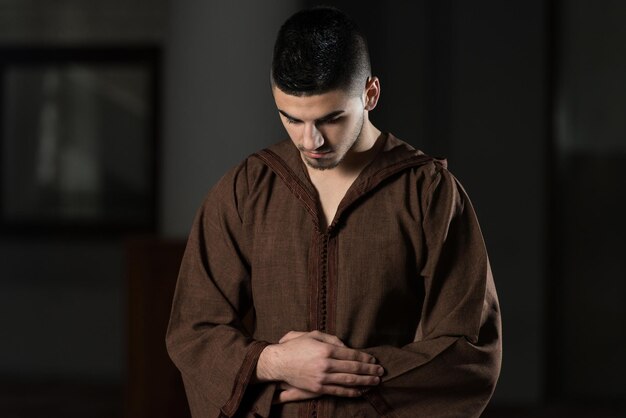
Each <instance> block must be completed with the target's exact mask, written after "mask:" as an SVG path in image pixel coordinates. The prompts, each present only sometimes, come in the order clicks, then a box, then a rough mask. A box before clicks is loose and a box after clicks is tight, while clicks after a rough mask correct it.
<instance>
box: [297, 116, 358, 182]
mask: <svg viewBox="0 0 626 418" xmlns="http://www.w3.org/2000/svg"><path fill="white" fill-rule="evenodd" d="M364 125H365V114H364V113H363V114H361V120H360V121H359V123H357V127H356V129H355V130H354V135H353V136H352V140H351V141H350V143H349V144H348V145H347V146H346V147H344V148H345V149H343V152H342V153H341V154H340V155H339V159H337V160H336V161H331V162H329V163H328V164H323V163H322V164H320V163H319V162H318V160H310V159H309V158H307V157H306V156H305V157H304V162H305V163H306V164H307V165H308V166H309V167H311V168H313V169H315V170H320V171H324V170H332V169H333V168H336V167H337V166H338V165H339V164H341V162H342V161H343V160H344V158H346V155H347V154H348V152H350V150H351V149H352V148H354V146H355V145H357V143H358V142H359V140H360V139H361V133H362V132H363V126H364Z"/></svg>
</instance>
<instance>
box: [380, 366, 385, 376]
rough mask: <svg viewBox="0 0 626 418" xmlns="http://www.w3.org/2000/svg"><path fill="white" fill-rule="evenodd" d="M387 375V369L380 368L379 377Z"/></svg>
mask: <svg viewBox="0 0 626 418" xmlns="http://www.w3.org/2000/svg"><path fill="white" fill-rule="evenodd" d="M384 373H385V369H383V368H382V367H379V368H378V375H379V376H382V375H383V374H384Z"/></svg>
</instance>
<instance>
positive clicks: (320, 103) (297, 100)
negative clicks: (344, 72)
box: [272, 86, 360, 120]
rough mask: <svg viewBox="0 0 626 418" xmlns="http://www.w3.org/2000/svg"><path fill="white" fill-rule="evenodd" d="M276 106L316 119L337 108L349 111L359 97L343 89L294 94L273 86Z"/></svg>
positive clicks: (298, 115)
mask: <svg viewBox="0 0 626 418" xmlns="http://www.w3.org/2000/svg"><path fill="white" fill-rule="evenodd" d="M272 93H273V94H274V101H275V102H276V107H277V108H278V109H279V110H282V111H283V112H285V113H288V114H289V115H290V116H293V117H296V118H298V119H301V120H315V119H318V118H320V117H322V116H324V115H327V114H329V113H330V112H334V111H337V110H344V111H346V112H348V111H349V110H350V107H351V106H353V105H354V103H355V101H356V103H358V102H359V100H360V99H359V97H358V96H356V95H354V94H352V95H351V94H348V93H347V92H345V91H343V90H331V91H328V92H326V93H322V94H314V95H311V96H294V95H291V94H287V93H285V92H283V91H282V90H280V89H279V88H277V87H275V86H274V87H272Z"/></svg>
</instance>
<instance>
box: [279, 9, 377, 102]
mask: <svg viewBox="0 0 626 418" xmlns="http://www.w3.org/2000/svg"><path fill="white" fill-rule="evenodd" d="M370 75H371V64H370V57H369V51H368V48H367V41H366V39H365V36H364V35H363V34H362V33H361V31H360V30H359V28H358V26H357V25H356V23H355V22H354V21H353V20H352V19H350V18H349V17H348V16H347V15H346V14H344V13H343V12H341V11H340V10H338V9H336V8H334V7H315V8H312V9H308V10H303V11H300V12H297V13H296V14H294V15H293V16H291V17H290V18H289V19H287V21H285V23H284V24H283V25H282V26H281V28H280V30H279V31H278V36H277V38H276V43H275V44H274V57H273V59H272V72H271V81H272V83H273V84H274V85H275V86H276V87H278V88H279V89H280V90H282V91H283V92H285V93H287V94H291V95H294V96H306V95H313V94H321V93H325V92H327V91H330V90H335V89H342V90H344V91H347V92H356V91H358V92H360V91H362V90H361V89H363V88H364V87H365V82H366V80H367V77H369V76H370Z"/></svg>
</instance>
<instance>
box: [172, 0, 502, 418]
mask: <svg viewBox="0 0 626 418" xmlns="http://www.w3.org/2000/svg"><path fill="white" fill-rule="evenodd" d="M271 88H272V93H273V95H274V99H275V102H276V106H277V108H278V113H279V117H280V118H281V120H282V122H283V124H284V126H285V129H286V130H287V133H288V134H289V138H290V140H285V141H283V142H280V143H278V144H275V145H273V146H271V147H269V148H268V149H265V150H263V151H260V152H259V153H256V154H254V155H252V156H250V157H248V158H247V159H246V160H244V161H243V162H242V163H240V164H239V165H237V166H236V167H234V168H233V169H232V170H230V171H229V172H228V173H227V174H226V175H225V176H224V177H223V178H222V179H221V180H220V181H219V182H218V184H217V185H216V186H215V187H214V188H213V189H212V190H211V191H210V193H209V194H208V196H207V197H206V199H205V200H204V203H203V205H202V207H201V208H200V210H199V212H198V214H197V216H196V219H195V221H194V225H193V228H192V231H191V235H190V237H189V241H188V244H187V249H186V252H185V256H184V259H183V262H182V265H181V269H180V275H179V278H178V284H177V288H176V294H175V296H174V302H173V307H172V314H171V320H170V325H169V329H168V334H167V346H168V350H169V353H170V355H171V357H172V359H173V361H174V363H175V364H176V365H177V366H178V368H179V369H180V371H181V373H182V377H183V380H184V383H185V388H186V391H187V395H188V400H189V404H190V407H191V411H192V414H193V416H194V417H235V416H237V417H379V416H385V417H428V418H435V417H478V416H479V415H480V413H481V412H482V410H483V409H484V407H485V405H486V403H487V402H488V400H489V398H490V397H491V394H492V392H493V390H494V387H495V384H496V381H497V377H498V374H499V370H500V359H501V342H500V341H501V340H500V317H499V307H498V300H497V296H496V292H495V288H494V284H493V279H492V275H491V270H490V267H489V261H488V258H487V253H486V251H485V246H484V243H483V239H482V236H481V232H480V228H479V225H478V222H477V220H476V216H475V214H474V211H473V209H472V206H471V204H470V201H469V199H468V197H467V195H466V194H465V192H464V190H463V188H462V187H461V186H460V184H459V183H458V182H457V180H456V179H455V178H454V177H453V176H452V175H451V174H450V172H448V171H447V169H446V167H445V162H444V161H440V160H436V159H433V158H431V157H428V156H427V155H425V154H424V153H422V152H420V151H417V150H415V149H414V148H412V147H411V146H409V145H408V144H406V143H404V142H402V141H401V140H399V139H397V138H395V137H394V136H393V135H391V134H389V133H381V131H379V130H378V129H377V128H376V127H375V126H374V125H373V124H372V122H371V121H370V120H369V112H370V111H372V110H373V109H374V108H375V107H376V104H377V102H378V98H379V96H380V81H379V80H378V78H376V77H374V76H372V75H371V71H370V63H369V55H368V51H367V46H366V42H365V39H364V37H363V36H362V34H361V33H360V32H359V30H358V29H357V27H356V25H355V24H354V23H353V22H352V21H351V20H350V19H349V18H348V17H346V16H345V15H344V14H342V13H341V12H339V11H338V10H336V9H332V8H315V9H311V10H306V11H302V12H299V13H296V14H295V15H294V16H292V17H291V18H289V19H288V20H287V21H286V22H285V23H284V25H283V26H282V27H281V29H280V31H279V34H278V37H277V40H276V44H275V49H274V58H273V62H272V71H271ZM246 317H249V318H252V321H248V322H246Z"/></svg>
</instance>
